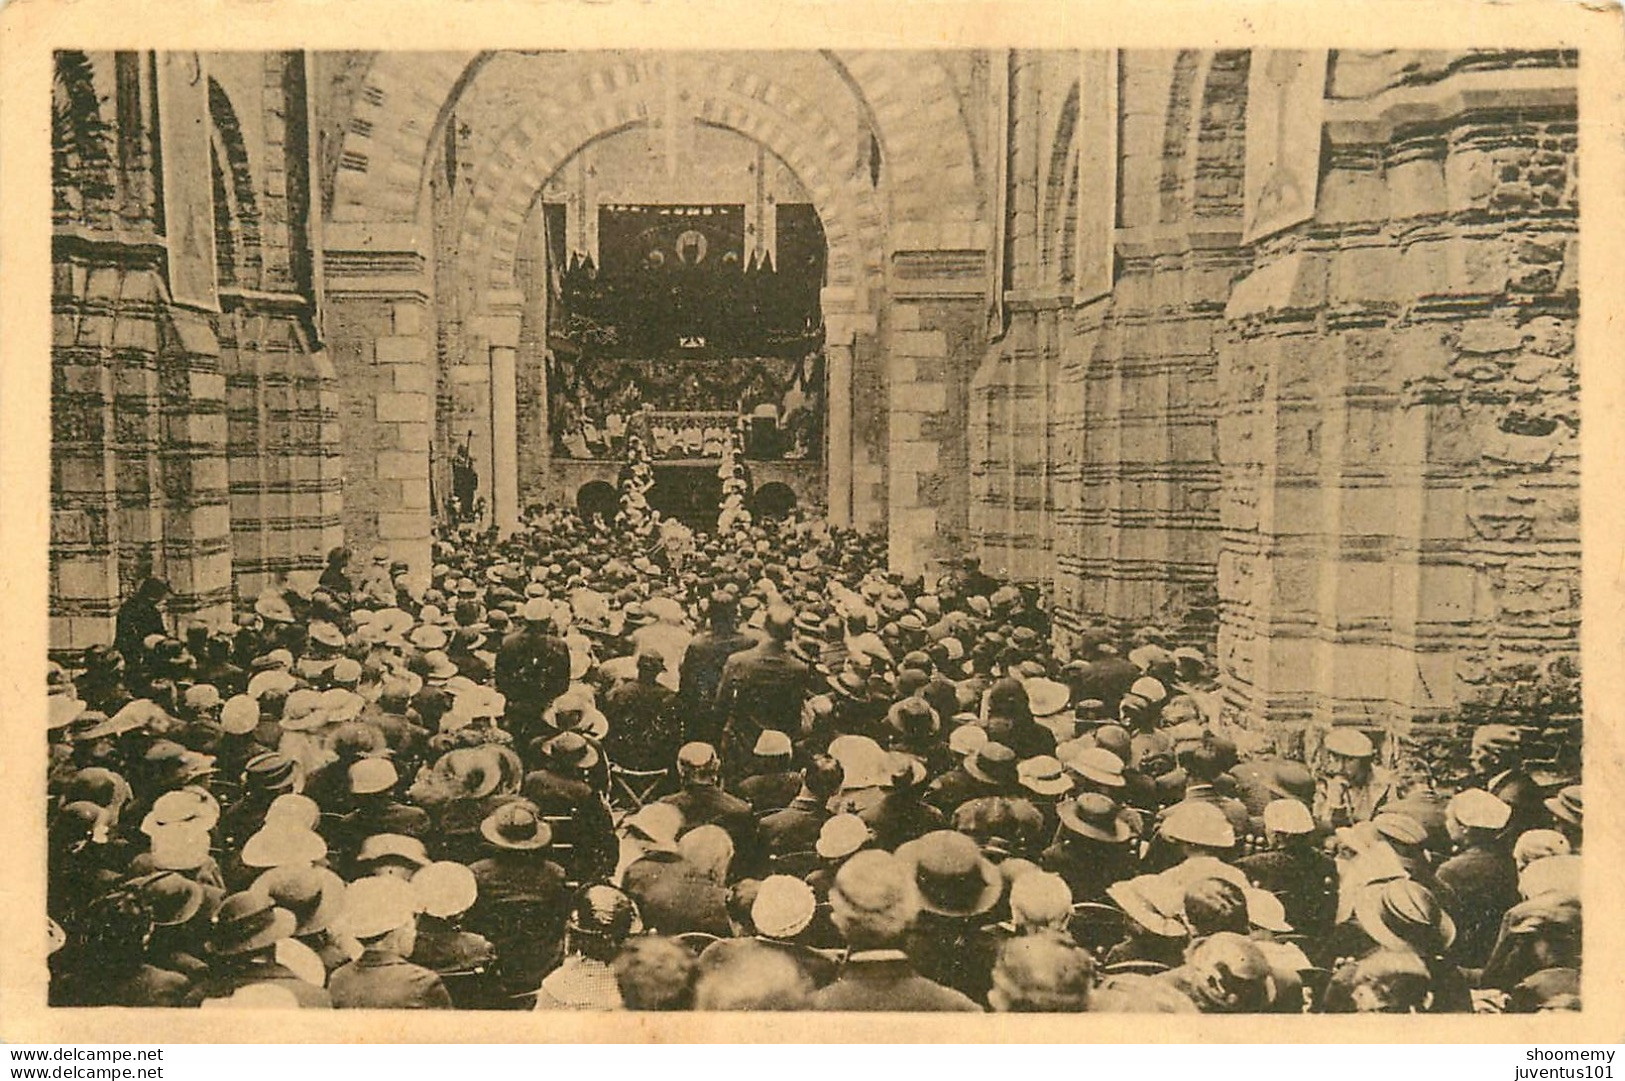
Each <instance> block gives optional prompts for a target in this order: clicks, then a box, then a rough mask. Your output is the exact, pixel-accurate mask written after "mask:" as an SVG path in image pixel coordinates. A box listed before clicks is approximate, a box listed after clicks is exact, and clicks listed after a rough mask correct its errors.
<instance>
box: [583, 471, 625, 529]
mask: <svg viewBox="0 0 1625 1081" xmlns="http://www.w3.org/2000/svg"><path fill="white" fill-rule="evenodd" d="M620 509H621V497H620V494H619V493H618V492H616V491H615V486H614V485H613V484H609V483H607V482H605V481H601V480H595V481H589V482H588V483H586V484H583V485H582V486H581V488H580V490H579V491H577V492H576V510H577V511H578V512H579V513H580V514H581V517H582V520H583V521H588V522H590V521H592V516H593V515H595V514H601V515H603V516H604V521H605V522H613V521H614V520H615V513H616V512H617V511H618V510H620Z"/></svg>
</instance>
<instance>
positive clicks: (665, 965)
mask: <svg viewBox="0 0 1625 1081" xmlns="http://www.w3.org/2000/svg"><path fill="white" fill-rule="evenodd" d="M615 983H616V985H617V986H618V987H619V988H620V989H621V1001H622V1002H624V1003H625V1004H626V1008H627V1009H629V1010H686V1009H688V1008H689V1007H690V1005H691V1004H692V1002H693V989H694V955H693V954H692V953H690V952H689V950H688V949H687V948H686V947H684V946H683V945H682V944H681V943H679V942H675V941H673V940H672V939H669V938H662V937H661V936H659V935H640V936H639V937H637V938H633V939H630V940H628V941H627V943H626V944H625V945H624V946H622V947H621V950H620V952H619V953H617V954H616V955H615Z"/></svg>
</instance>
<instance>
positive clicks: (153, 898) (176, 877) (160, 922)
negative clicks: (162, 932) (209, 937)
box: [129, 871, 218, 927]
mask: <svg viewBox="0 0 1625 1081" xmlns="http://www.w3.org/2000/svg"><path fill="white" fill-rule="evenodd" d="M129 887H130V888H132V889H134V890H135V891H136V892H137V895H138V896H139V897H140V900H141V903H142V905H144V906H145V907H146V909H147V914H148V915H150V916H151V917H152V922H153V924H154V925H156V926H158V927H175V926H178V925H180V924H183V923H185V922H187V921H188V920H190V919H191V918H192V917H193V916H196V915H197V914H198V912H199V911H200V910H201V909H202V908H203V905H204V902H205V901H207V900H209V891H208V889H207V888H205V887H204V886H203V885H202V884H201V883H198V882H195V881H193V880H192V879H190V878H187V877H186V876H185V875H183V874H179V873H178V872H175V871H159V872H157V873H156V874H150V875H143V876H141V877H140V878H136V879H132V880H131V881H130V882H129ZM215 899H216V900H218V896H217V897H216V898H215Z"/></svg>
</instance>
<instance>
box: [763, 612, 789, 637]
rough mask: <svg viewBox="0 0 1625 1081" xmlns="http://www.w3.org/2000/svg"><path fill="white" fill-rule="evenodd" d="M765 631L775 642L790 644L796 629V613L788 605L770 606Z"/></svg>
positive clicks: (764, 625) (764, 626)
mask: <svg viewBox="0 0 1625 1081" xmlns="http://www.w3.org/2000/svg"><path fill="white" fill-rule="evenodd" d="M763 629H764V630H765V631H767V635H768V637H769V638H771V639H773V641H775V642H788V641H789V640H790V636H791V635H792V634H794V633H795V629H796V613H795V611H794V610H793V609H792V608H791V607H790V606H789V605H787V604H772V605H769V606H768V609H767V620H766V622H765V623H764V624H763Z"/></svg>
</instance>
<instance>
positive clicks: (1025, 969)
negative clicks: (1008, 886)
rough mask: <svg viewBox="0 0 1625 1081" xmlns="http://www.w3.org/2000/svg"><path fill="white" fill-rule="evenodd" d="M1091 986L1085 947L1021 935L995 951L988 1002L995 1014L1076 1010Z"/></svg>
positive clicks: (1052, 937) (1091, 966)
mask: <svg viewBox="0 0 1625 1081" xmlns="http://www.w3.org/2000/svg"><path fill="white" fill-rule="evenodd" d="M1027 877H1029V878H1031V877H1033V876H1031V875H1029V876H1027ZM1094 985H1095V962H1094V958H1092V957H1090V956H1089V951H1088V950H1085V949H1081V948H1080V947H1078V946H1075V945H1073V944H1072V943H1071V942H1068V941H1067V940H1065V939H1064V938H1061V937H1060V936H1058V935H1023V936H1022V937H1020V938H1013V939H1011V940H1010V941H1008V942H1006V943H1005V944H1004V946H1003V948H1001V949H1000V950H999V957H998V960H997V961H996V962H995V963H994V966H993V986H992V988H991V989H989V991H988V993H987V1001H988V1005H990V1006H992V1007H993V1009H994V1010H995V1011H997V1012H999V1013H1081V1012H1083V1011H1084V1010H1087V1009H1088V1008H1089V992H1090V991H1091V990H1093V988H1094Z"/></svg>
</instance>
